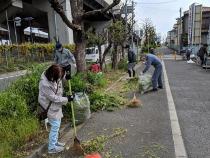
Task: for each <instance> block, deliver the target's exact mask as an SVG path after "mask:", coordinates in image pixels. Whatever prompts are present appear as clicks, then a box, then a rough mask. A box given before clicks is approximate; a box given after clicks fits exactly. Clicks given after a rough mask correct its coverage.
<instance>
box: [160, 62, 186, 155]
mask: <svg viewBox="0 0 210 158" xmlns="http://www.w3.org/2000/svg"><path fill="white" fill-rule="evenodd" d="M163 74H164V79H165V88H166V94H167V100H168V109H169V115H170V121H171V129H172V135H173V141H174V149H175V156H176V158H187V153H186V150H185V146H184V141H183V138H182V133H181V130H180V126H179V120H178V117H177V113H176V107H175V103H174V99H173V97H172V93H171V88H170V85H169V81H168V76H167V73H166V68H165V64H164V61H163Z"/></svg>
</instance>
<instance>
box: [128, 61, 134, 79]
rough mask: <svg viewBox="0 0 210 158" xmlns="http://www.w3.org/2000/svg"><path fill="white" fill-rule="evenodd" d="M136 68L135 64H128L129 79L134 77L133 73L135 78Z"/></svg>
mask: <svg viewBox="0 0 210 158" xmlns="http://www.w3.org/2000/svg"><path fill="white" fill-rule="evenodd" d="M134 67H135V63H128V74H129V77H131V76H132V72H133V77H135V75H136V71H135V70H134Z"/></svg>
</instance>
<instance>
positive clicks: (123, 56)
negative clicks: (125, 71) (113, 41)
mask: <svg viewBox="0 0 210 158" xmlns="http://www.w3.org/2000/svg"><path fill="white" fill-rule="evenodd" d="M121 47H122V58H123V59H124V58H125V48H124V44H122V45H121Z"/></svg>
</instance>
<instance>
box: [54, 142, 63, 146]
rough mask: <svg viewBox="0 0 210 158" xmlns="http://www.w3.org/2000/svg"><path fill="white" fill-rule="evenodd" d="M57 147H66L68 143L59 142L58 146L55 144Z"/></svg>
mask: <svg viewBox="0 0 210 158" xmlns="http://www.w3.org/2000/svg"><path fill="white" fill-rule="evenodd" d="M55 145H56V146H59V147H60V146H61V147H64V146H65V145H66V143H61V142H57V143H56V144H55Z"/></svg>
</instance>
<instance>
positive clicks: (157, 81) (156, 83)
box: [142, 53, 163, 91]
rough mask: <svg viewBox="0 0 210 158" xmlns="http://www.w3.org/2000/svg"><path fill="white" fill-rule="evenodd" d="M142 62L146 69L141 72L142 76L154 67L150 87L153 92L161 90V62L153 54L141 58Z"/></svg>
mask: <svg viewBox="0 0 210 158" xmlns="http://www.w3.org/2000/svg"><path fill="white" fill-rule="evenodd" d="M143 60H145V65H146V67H145V68H144V70H143V72H142V73H143V74H144V73H146V72H147V71H148V70H149V68H150V67H151V65H152V66H154V68H155V71H154V73H153V76H152V86H153V91H157V90H158V88H160V89H163V82H162V69H163V68H162V63H161V60H160V59H159V58H158V57H157V56H155V55H153V54H150V53H149V54H147V55H145V56H143Z"/></svg>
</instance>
